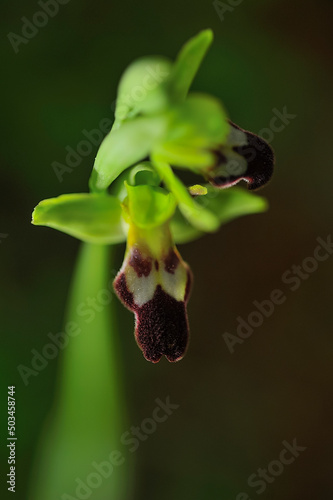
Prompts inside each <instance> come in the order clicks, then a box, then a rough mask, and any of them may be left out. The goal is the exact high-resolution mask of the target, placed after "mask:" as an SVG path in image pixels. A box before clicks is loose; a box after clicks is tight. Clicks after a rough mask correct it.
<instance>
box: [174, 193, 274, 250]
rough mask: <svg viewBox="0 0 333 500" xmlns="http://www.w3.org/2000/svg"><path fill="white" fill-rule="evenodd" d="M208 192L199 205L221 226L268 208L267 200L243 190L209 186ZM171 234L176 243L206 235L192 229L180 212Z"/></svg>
mask: <svg viewBox="0 0 333 500" xmlns="http://www.w3.org/2000/svg"><path fill="white" fill-rule="evenodd" d="M207 190H208V192H207V195H206V196H200V197H199V199H198V204H199V205H203V206H205V207H206V208H208V209H209V210H211V211H212V212H214V214H215V215H216V216H217V217H218V219H219V224H220V225H222V224H226V223H227V222H229V221H231V220H233V219H236V218H237V217H242V216H243V215H250V214H255V213H260V212H264V211H266V210H267V208H268V204H267V201H266V199H265V198H262V197H261V196H258V195H256V194H253V193H249V192H248V191H247V190H245V189H242V188H237V187H233V188H231V189H227V190H218V189H214V188H212V187H210V186H207ZM171 232H172V234H173V238H174V240H175V242H176V243H187V242H188V241H192V240H195V239H197V238H199V237H200V236H202V235H203V234H204V233H203V232H202V231H198V230H197V229H195V228H194V227H191V226H190V225H189V224H188V221H187V220H186V219H185V218H184V217H183V216H182V214H181V213H180V212H178V211H177V212H176V214H175V216H174V217H173V219H172V221H171Z"/></svg>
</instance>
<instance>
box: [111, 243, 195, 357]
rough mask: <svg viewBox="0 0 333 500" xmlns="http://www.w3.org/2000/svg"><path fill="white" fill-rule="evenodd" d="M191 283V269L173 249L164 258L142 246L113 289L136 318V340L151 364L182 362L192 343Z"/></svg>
mask: <svg viewBox="0 0 333 500" xmlns="http://www.w3.org/2000/svg"><path fill="white" fill-rule="evenodd" d="M191 283H192V273H191V271H190V268H189V267H188V265H187V264H186V263H185V262H184V261H183V260H182V258H181V256H180V254H179V253H178V251H177V249H176V248H175V247H174V246H170V247H169V249H168V251H167V252H163V253H162V254H161V255H156V253H155V252H154V251H152V249H151V248H149V247H148V246H147V245H146V244H145V243H143V242H137V241H136V242H135V243H134V244H133V246H131V247H130V248H129V250H128V252H127V255H126V256H125V260H124V263H123V266H122V268H121V270H120V271H119V273H118V275H117V276H116V278H115V280H114V288H115V291H116V293H117V295H118V297H119V298H120V300H121V301H122V302H123V304H124V305H125V306H126V307H127V308H128V309H129V310H130V311H132V312H134V314H135V338H136V341H137V344H138V346H139V347H140V349H141V350H142V352H143V355H144V357H145V358H146V359H147V360H148V361H151V362H153V363H157V362H158V361H160V359H161V358H162V356H165V357H166V358H167V360H168V361H171V362H175V361H179V360H180V359H182V358H183V356H184V354H185V352H186V349H187V346H188V341H189V326H188V319H187V311H186V305H187V302H188V299H189V294H190V288H191Z"/></svg>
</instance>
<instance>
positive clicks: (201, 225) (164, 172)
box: [153, 160, 219, 232]
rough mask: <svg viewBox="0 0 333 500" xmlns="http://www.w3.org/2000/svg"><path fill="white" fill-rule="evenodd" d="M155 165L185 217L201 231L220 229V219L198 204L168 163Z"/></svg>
mask: <svg viewBox="0 0 333 500" xmlns="http://www.w3.org/2000/svg"><path fill="white" fill-rule="evenodd" d="M153 165H154V167H155V168H156V170H157V172H158V173H159V175H160V177H161V179H162V180H163V182H164V184H165V185H166V187H167V188H168V189H169V191H171V193H173V195H174V196H175V198H176V200H177V202H178V206H179V209H180V211H181V212H182V214H183V215H184V217H186V219H187V220H188V221H189V222H190V223H191V224H192V225H193V226H194V227H195V228H197V229H198V230H200V231H206V232H212V231H216V230H217V228H218V227H219V219H218V217H217V216H216V215H215V214H213V213H212V212H211V211H210V210H207V209H206V208H204V207H203V206H202V205H199V204H198V203H196V201H195V200H194V199H193V198H192V196H191V195H190V194H189V192H188V190H187V188H186V187H185V186H184V184H183V183H182V181H181V180H180V179H179V178H178V177H177V176H176V175H175V174H174V173H173V170H172V168H171V167H170V166H169V165H168V164H167V163H163V162H160V161H158V160H153Z"/></svg>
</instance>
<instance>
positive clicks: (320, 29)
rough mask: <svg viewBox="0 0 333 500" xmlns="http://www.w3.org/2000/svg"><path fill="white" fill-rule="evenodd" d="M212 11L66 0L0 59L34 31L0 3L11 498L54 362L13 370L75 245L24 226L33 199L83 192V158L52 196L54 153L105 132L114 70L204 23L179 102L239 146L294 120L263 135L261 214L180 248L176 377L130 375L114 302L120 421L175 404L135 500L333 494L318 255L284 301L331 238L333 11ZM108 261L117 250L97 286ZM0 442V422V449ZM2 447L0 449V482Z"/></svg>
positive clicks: (331, 343)
mask: <svg viewBox="0 0 333 500" xmlns="http://www.w3.org/2000/svg"><path fill="white" fill-rule="evenodd" d="M236 3H238V5H237V6H235V7H230V5H231V4H233V5H235V4H236ZM225 5H229V8H228V10H226V12H225V14H224V19H220V16H219V15H218V13H217V11H216V9H215V8H214V6H213V4H212V2H210V1H209V2H207V1H205V2H204V1H199V0H192V1H185V0H169V1H167V2H154V1H152V0H142V1H141V2H137V1H136V2H134V1H126V0H124V1H121V2H120V1H118V2H114V1H111V2H105V1H101V0H94V1H93V0H81V1H78V0H71V1H69V2H68V4H66V5H61V6H60V8H59V13H58V14H57V15H56V16H55V17H54V18H52V19H49V22H48V23H47V25H46V26H45V27H43V28H40V29H39V31H38V33H37V34H36V36H34V37H33V38H31V40H29V43H27V44H21V45H19V51H18V53H17V54H15V52H14V50H13V48H12V46H11V44H10V42H9V40H8V39H7V34H8V33H9V32H13V33H16V34H21V30H22V25H23V21H22V20H21V18H22V17H23V16H26V17H27V18H28V19H32V17H33V15H34V14H35V12H36V11H38V10H40V7H39V6H38V4H37V2H35V1H32V0H30V1H29V2H27V1H23V0H17V1H16V2H12V1H10V0H2V2H1V7H2V8H1V10H2V15H1V19H2V20H1V40H2V44H1V70H2V71H1V72H2V113H1V118H2V131H1V139H2V143H3V145H2V148H1V152H0V155H1V162H0V163H1V174H2V178H1V187H2V193H1V205H2V208H1V214H0V216H1V222H0V233H1V235H2V237H1V238H0V255H1V309H2V313H1V331H2V349H1V359H0V363H1V382H2V386H3V389H2V392H1V394H2V395H1V400H2V401H3V403H4V406H3V415H5V411H6V409H5V406H6V397H7V392H6V387H7V386H8V385H12V384H15V385H16V398H17V432H18V442H17V457H18V464H17V493H16V497H15V498H17V499H18V500H21V499H22V500H23V499H25V498H26V491H27V484H28V478H29V471H30V467H31V463H32V459H33V456H34V451H35V448H36V443H37V438H38V436H39V432H40V429H41V426H42V424H43V422H44V419H45V417H46V415H47V414H48V412H49V409H50V406H51V403H52V398H53V394H54V389H55V380H56V373H57V366H58V363H59V358H57V359H55V360H53V361H50V362H49V364H48V366H47V368H46V369H45V370H43V371H42V372H41V373H40V374H39V375H38V376H36V377H31V378H30V379H29V382H30V383H29V385H28V386H27V387H26V386H25V385H24V384H23V382H22V380H21V378H20V376H19V374H18V371H17V366H18V365H19V364H23V365H26V366H30V362H31V357H32V354H31V349H36V350H37V351H41V349H42V348H43V346H44V345H45V343H46V341H47V339H48V337H47V334H48V333H49V332H52V333H57V332H59V331H61V330H62V326H63V318H64V316H63V314H64V307H65V303H66V297H67V292H68V286H69V283H70V279H71V274H72V270H73V265H74V262H75V257H76V254H77V250H78V245H79V244H78V242H77V241H76V240H74V239H73V238H70V237H69V236H66V235H64V234H61V233H58V232H56V231H53V230H51V229H47V228H36V227H33V226H32V225H31V224H30V218H31V212H32V209H33V208H34V206H35V205H36V204H37V203H38V202H39V201H40V200H41V199H44V198H48V197H52V196H57V195H59V194H62V193H71V192H81V191H86V190H87V181H88V176H89V173H90V170H91V168H92V164H93V160H94V155H95V154H96V151H97V146H94V147H93V151H92V152H91V153H90V154H89V155H87V156H86V157H84V158H83V159H82V162H81V163H80V165H78V166H77V167H76V168H75V169H74V170H73V171H72V172H71V173H68V174H64V177H63V182H61V183H60V182H59V180H58V179H57V177H56V175H55V173H54V171H53V169H52V166H51V165H52V162H54V161H59V162H60V163H64V162H65V156H66V149H65V148H66V146H70V147H72V148H74V149H75V148H76V146H77V145H78V143H79V142H80V141H81V140H82V139H84V136H83V132H82V131H83V130H84V129H86V130H92V129H95V128H98V126H99V123H100V121H101V120H102V119H103V118H110V119H112V116H113V115H112V109H111V108H112V102H113V101H114V99H115V96H116V86H117V82H118V80H119V77H120V75H121V73H122V71H123V70H124V69H125V68H126V66H127V65H128V64H129V63H130V62H131V61H132V60H133V59H135V58H137V57H139V56H141V55H148V54H163V55H166V56H169V57H171V58H173V57H175V55H176V53H177V51H178V49H179V48H180V46H181V45H182V44H183V43H184V42H185V41H186V40H187V39H188V38H189V37H191V36H192V35H194V34H196V33H197V32H198V31H200V30H201V29H203V28H207V27H210V28H212V29H213V30H214V34H215V41H214V44H213V46H212V48H211V49H210V51H209V53H208V55H207V57H206V59H205V61H204V64H203V66H202V68H201V70H200V72H199V74H198V76H197V78H196V80H195V83H194V89H196V90H202V91H206V92H209V93H211V94H214V95H216V96H218V97H219V98H221V99H222V100H223V102H224V104H225V106H226V108H227V110H228V112H229V114H230V117H231V118H232V120H233V121H234V122H236V123H237V124H239V125H240V126H242V127H244V128H247V129H249V130H251V131H253V132H259V131H260V130H262V129H264V128H266V127H269V126H270V121H271V119H272V118H273V116H274V112H273V109H277V110H279V111H281V112H282V110H283V108H284V107H287V110H288V113H290V114H293V115H296V117H295V118H294V119H292V120H290V123H289V124H288V125H286V126H285V127H284V128H283V130H281V131H280V132H278V133H274V134H273V135H274V137H273V140H272V146H273V148H274V149H275V152H276V157H277V165H276V172H275V176H274V179H273V181H272V182H271V183H270V185H269V186H268V187H267V188H266V189H265V190H264V191H263V192H262V194H263V195H264V196H265V197H267V198H268V200H269V202H270V210H269V212H267V213H265V214H261V215H254V216H249V217H246V218H242V219H239V220H237V221H235V222H232V223H230V224H229V225H227V226H225V227H223V228H222V230H221V231H220V232H219V233H218V234H215V235H210V236H206V237H205V238H203V239H201V240H199V241H197V242H194V243H191V244H189V245H184V246H183V247H181V248H180V251H181V253H182V255H183V257H184V258H185V259H186V260H187V261H188V262H189V263H190V265H191V267H192V270H193V272H194V276H195V285H194V289H193V293H192V297H191V300H190V303H189V318H190V324H191V344H190V348H189V350H188V353H187V355H186V357H185V358H184V359H183V360H182V361H181V362H180V363H177V364H175V365H172V364H169V363H168V362H167V361H166V360H163V361H161V362H160V363H159V364H158V365H152V364H149V363H147V362H146V361H144V359H143V357H142V355H141V353H140V351H139V349H138V348H137V346H136V344H135V342H134V340H133V317H132V315H131V314H130V313H129V312H127V311H126V310H125V309H123V308H122V306H121V305H120V304H117V310H118V312H119V322H121V329H120V331H119V337H120V340H121V356H122V360H123V364H124V370H125V374H126V391H127V400H128V406H129V419H130V422H131V424H132V425H139V424H140V423H141V422H142V421H143V420H144V419H145V418H147V417H150V416H151V413H152V411H153V409H154V408H155V406H156V404H155V402H154V400H155V398H161V399H162V400H164V399H165V398H166V397H167V396H170V400H171V402H173V403H176V404H179V408H178V409H177V410H176V411H175V412H174V414H173V415H172V416H170V418H169V419H168V420H167V421H166V422H165V423H163V424H160V425H159V426H158V427H157V430H156V432H155V433H154V434H152V435H151V436H149V438H148V439H147V440H146V441H144V442H143V443H142V444H141V445H140V447H139V449H138V450H137V451H136V452H135V459H136V461H137V476H136V497H135V498H136V499H137V500H141V499H142V500H143V499H145V500H150V499H156V498H159V500H166V499H170V498H172V499H174V500H178V499H182V500H185V499H191V500H199V499H206V498H209V499H210V500H233V499H236V498H237V495H239V493H240V492H245V493H247V494H248V496H249V498H251V500H252V499H255V498H257V497H258V496H260V497H262V498H268V499H279V500H280V499H282V498H283V499H284V500H299V499H300V498H302V500H313V499H321V498H329V497H331V495H332V493H333V487H332V480H331V470H332V465H333V464H332V446H333V439H332V438H333V432H332V427H331V422H332V411H331V409H330V406H331V405H330V402H331V393H332V382H333V374H332V352H333V351H332V347H333V340H332V276H333V256H331V257H330V258H329V259H327V260H326V261H324V262H320V263H319V266H318V269H317V270H316V271H315V272H313V273H311V274H310V275H309V277H308V278H307V279H304V280H301V283H300V286H299V288H298V290H296V291H294V292H292V291H291V290H290V285H287V284H285V283H283V282H282V281H281V276H282V275H283V273H285V272H286V271H287V270H288V269H291V268H292V266H293V265H295V264H296V265H298V264H300V265H301V264H302V262H303V260H304V259H305V258H307V257H310V256H312V255H313V251H314V249H315V247H316V246H317V242H316V238H317V237H322V238H323V239H324V240H326V239H327V236H328V235H330V234H332V220H333V204H332V194H331V192H332V184H331V182H332V180H333V178H332V136H333V124H332V114H333V106H332V104H333V102H332V86H333V68H332V57H331V54H332V41H333V32H332V20H333V16H332V14H333V4H332V2H331V1H330V0H318V1H317V2H315V3H314V2H312V1H310V0H294V1H287V0H252V1H251V2H246V1H244V2H230V3H228V2H225ZM220 8H221V7H220ZM220 14H221V13H220ZM3 235H8V236H7V237H4V236H3ZM123 251H124V248H123V247H122V246H120V247H119V248H118V249H117V265H116V266H115V268H114V269H110V277H112V275H114V273H115V272H116V271H117V269H118V268H119V267H120V264H121V262H122V256H123ZM276 288H279V289H281V290H282V291H283V292H284V294H285V296H286V297H287V298H286V300H285V302H284V303H283V304H282V305H280V306H276V310H275V311H274V314H272V315H271V316H270V317H269V318H267V319H265V321H264V323H263V324H262V326H260V327H258V328H255V329H254V332H253V334H252V335H251V336H250V337H249V338H248V339H246V340H245V341H244V343H243V344H239V345H236V346H235V352H234V353H233V354H231V353H230V352H229V350H228V348H227V346H226V344H225V342H224V339H223V333H224V332H229V333H233V334H235V333H236V327H237V317H238V316H241V317H242V318H244V319H245V320H246V318H247V317H248V315H249V314H250V313H251V312H252V311H254V310H255V306H254V305H253V301H255V300H257V301H259V302H260V301H262V300H264V299H268V298H269V296H270V294H271V292H272V290H273V289H276ZM5 437H6V420H5V418H4V419H3V426H2V438H1V439H2V440H3V443H4V441H5ZM294 438H297V442H298V444H299V445H301V446H305V447H307V449H306V451H304V452H303V453H301V454H300V456H299V457H298V458H297V459H296V460H295V462H294V463H292V464H290V465H287V466H285V470H284V471H283V473H282V474H280V475H279V476H277V477H276V478H275V480H274V481H273V482H272V483H271V484H268V485H267V488H266V491H265V492H264V493H263V494H260V495H258V494H257V493H256V489H255V488H253V487H252V488H251V487H249V485H248V484H247V480H248V477H249V476H250V475H251V474H253V473H256V471H257V470H258V468H259V467H262V468H267V465H268V464H269V463H270V462H271V461H272V460H276V459H278V456H279V453H280V451H281V450H282V449H283V445H282V441H283V440H286V441H288V442H290V443H291V442H292V440H293V439H294ZM78 446H79V444H78ZM7 450H8V449H6V448H5V446H3V447H2V450H1V465H2V468H1V471H2V477H3V478H4V476H5V474H7V472H8V471H7V469H8V466H7V463H6V461H7ZM91 460H93V457H92V458H91ZM2 482H4V480H3V481H2ZM1 488H2V489H3V491H4V494H6V493H8V492H7V491H6V488H5V486H4V485H2V487H1ZM2 495H3V493H1V496H2ZM91 498H92V499H93V496H92V497H91ZM245 498H246V496H245V497H244V500H245ZM45 500H47V499H45ZM238 500H243V498H242V497H241V496H240V497H239V499H238Z"/></svg>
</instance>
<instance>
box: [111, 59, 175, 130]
mask: <svg viewBox="0 0 333 500" xmlns="http://www.w3.org/2000/svg"><path fill="white" fill-rule="evenodd" d="M171 67H172V63H171V61H169V60H168V59H166V58H164V57H143V58H140V59H138V60H136V61H134V62H133V63H132V64H130V66H128V68H127V69H126V70H125V71H124V73H123V75H122V77H121V79H120V82H119V85H118V94H117V103H116V109H115V126H116V127H117V125H118V124H119V123H121V122H122V121H123V120H125V119H128V118H133V117H135V116H137V115H138V114H139V113H141V114H152V113H158V112H160V111H162V110H163V108H165V107H166V106H167V104H168V96H167V94H166V91H165V87H164V85H163V82H164V81H165V80H166V79H167V78H168V77H169V75H170V72H171Z"/></svg>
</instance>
